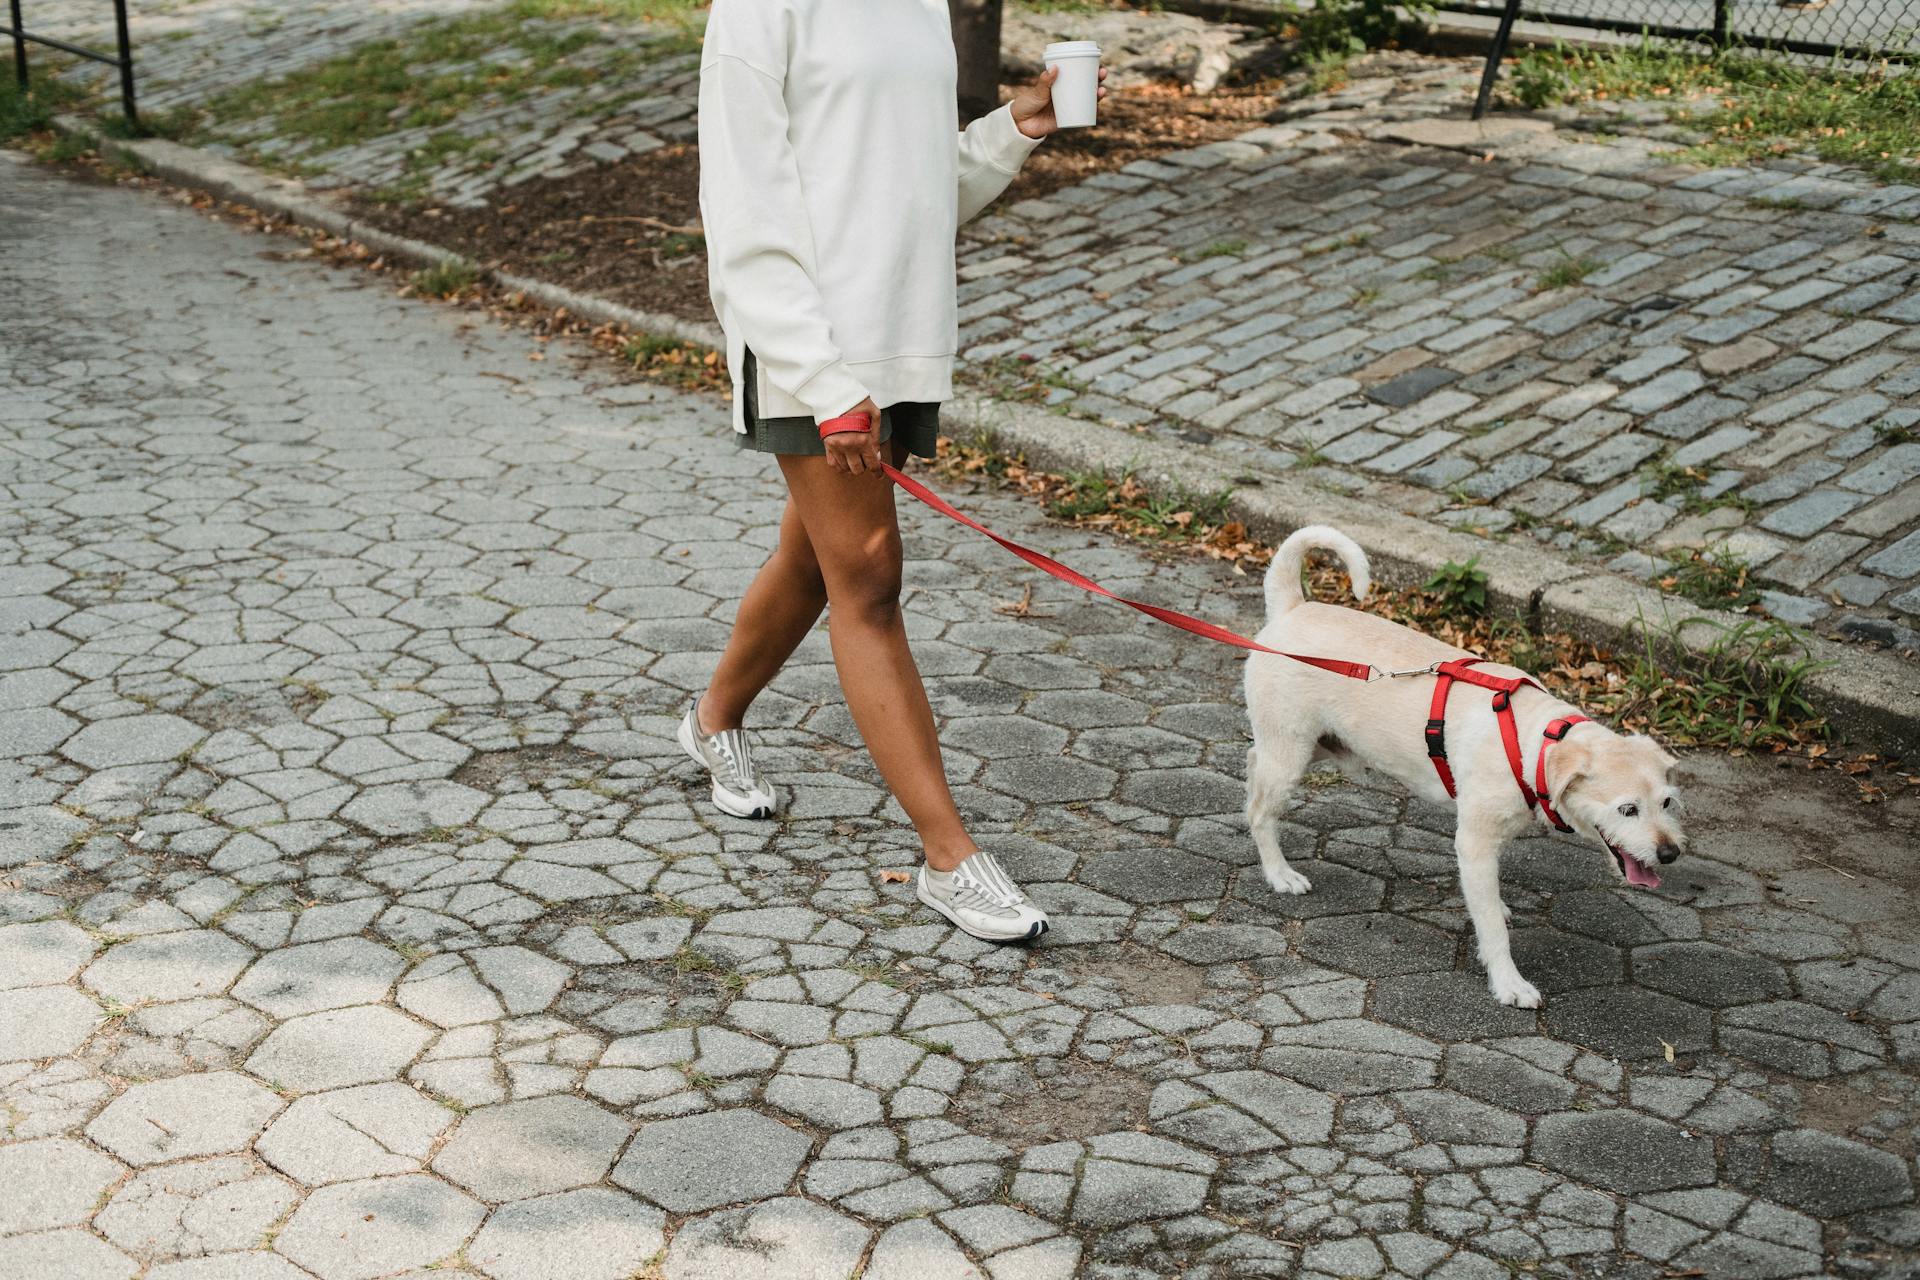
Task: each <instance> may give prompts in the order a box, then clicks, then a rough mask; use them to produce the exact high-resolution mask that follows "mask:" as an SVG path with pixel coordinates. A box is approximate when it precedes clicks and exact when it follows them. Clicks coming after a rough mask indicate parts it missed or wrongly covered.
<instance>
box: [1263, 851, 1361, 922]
mask: <svg viewBox="0 0 1920 1280" xmlns="http://www.w3.org/2000/svg"><path fill="white" fill-rule="evenodd" d="M1287 861H1288V863H1289V864H1290V865H1291V866H1292V867H1293V869H1294V870H1295V871H1298V872H1299V873H1300V874H1301V875H1303V876H1305V877H1306V878H1307V879H1308V880H1310V881H1312V883H1313V888H1312V889H1310V890H1308V891H1307V892H1306V893H1275V892H1274V891H1273V889H1272V888H1271V887H1269V886H1268V884H1267V877H1266V873H1265V872H1263V871H1262V870H1261V869H1260V868H1259V867H1242V868H1241V869H1240V870H1239V872H1237V873H1236V874H1235V876H1234V881H1233V896H1234V897H1236V898H1239V899H1240V900H1241V901H1242V902H1248V903H1251V904H1253V905H1254V906H1255V907H1258V908H1259V909H1260V910H1262V911H1266V912H1269V913H1271V914H1272V915H1274V916H1276V917H1279V918H1283V919H1289V920H1311V919H1313V918H1314V917H1316V916H1337V915H1348V914H1351V913H1353V912H1358V911H1372V910H1374V909H1376V908H1377V907H1379V905H1380V904H1381V903H1382V902H1383V901H1385V900H1386V896H1387V886H1386V882H1385V881H1383V880H1381V879H1379V878H1378V877H1377V876H1370V875H1368V874H1367V873H1366V872H1364V871H1355V870H1354V869H1353V868H1352V867H1349V866H1345V865H1343V864H1341V863H1338V862H1322V861H1320V860H1318V859H1314V858H1307V859H1302V858H1294V857H1289V858H1288V859H1287Z"/></svg>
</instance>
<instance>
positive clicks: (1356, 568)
mask: <svg viewBox="0 0 1920 1280" xmlns="http://www.w3.org/2000/svg"><path fill="white" fill-rule="evenodd" d="M1316 550H1317V551H1331V552H1333V554H1335V555H1336V556H1339V557H1340V562H1341V563H1342V564H1343V565H1345V566H1346V569H1347V576H1348V577H1350V578H1352V579H1353V595H1354V598H1355V599H1357V600H1365V599H1366V598H1367V592H1368V590H1370V589H1371V588H1372V586H1373V578H1372V576H1371V574H1370V573H1369V572H1368V570H1367V553H1366V552H1364V551H1362V550H1361V549H1360V544H1359V543H1357V542H1355V541H1354V540H1353V539H1352V538H1349V537H1348V536H1347V535H1346V534H1344V533H1342V532H1340V531H1339V530H1338V529H1333V528H1329V527H1328V526H1326V525H1324V524H1310V525H1308V526H1307V527H1306V528H1304V529H1295V530H1294V531H1293V532H1292V533H1291V534H1290V535H1288V537H1287V540H1286V541H1285V542H1283V543H1281V544H1280V549H1279V550H1277V551H1275V552H1274V553H1273V563H1272V564H1270V565H1268V566H1267V617H1269V618H1277V617H1279V616H1280V615H1281V614H1283V613H1286V612H1287V611H1288V610H1290V609H1294V608H1297V607H1299V606H1300V605H1301V604H1303V603H1305V601H1306V594H1305V593H1304V592H1303V591H1302V590H1301V588H1300V569H1301V566H1303V565H1304V564H1305V563H1306V559H1307V552H1309V551H1316Z"/></svg>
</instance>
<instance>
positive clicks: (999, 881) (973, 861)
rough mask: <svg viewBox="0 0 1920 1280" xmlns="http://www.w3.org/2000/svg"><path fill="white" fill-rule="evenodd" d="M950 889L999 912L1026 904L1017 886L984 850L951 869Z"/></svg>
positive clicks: (1025, 898)
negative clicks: (975, 899) (951, 882)
mask: <svg viewBox="0 0 1920 1280" xmlns="http://www.w3.org/2000/svg"><path fill="white" fill-rule="evenodd" d="M953 887H954V888H955V889H956V890H959V891H962V892H967V893H971V894H972V895H974V896H975V897H976V898H978V899H979V900H980V901H981V902H984V903H986V904H987V905H989V906H992V907H995V908H998V909H1000V910H1005V911H1010V910H1013V909H1014V908H1018V907H1022V906H1025V905H1026V902H1027V895H1025V894H1024V893H1021V892H1020V888H1019V886H1018V885H1016V884H1014V882H1013V880H1012V878H1011V877H1009V876H1008V875H1007V873H1006V872H1005V871H1002V870H1001V869H1000V864H999V863H998V862H996V861H994V858H993V855H992V854H990V853H988V852H986V851H985V850H984V849H983V850H981V851H980V852H978V853H975V854H973V855H971V856H970V857H968V858H967V860H966V861H965V862H962V863H961V864H960V865H959V866H958V867H955V868H954V870H953Z"/></svg>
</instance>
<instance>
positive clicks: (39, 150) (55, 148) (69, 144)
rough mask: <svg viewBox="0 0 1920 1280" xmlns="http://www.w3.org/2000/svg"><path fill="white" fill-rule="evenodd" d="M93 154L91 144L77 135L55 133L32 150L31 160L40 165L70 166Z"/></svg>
mask: <svg viewBox="0 0 1920 1280" xmlns="http://www.w3.org/2000/svg"><path fill="white" fill-rule="evenodd" d="M92 153H93V143H91V142H89V141H88V140H87V139H86V138H84V137H82V136H80V135H79V134H77V133H56V134H54V135H53V136H52V137H51V138H49V139H47V141H46V142H45V143H43V144H42V145H41V146H39V147H36V148H35V149H34V153H33V158H34V159H36V160H38V161H39V162H40V163H42V164H71V163H73V162H74V161H75V160H78V159H79V158H80V157H81V156H84V155H91V154H92Z"/></svg>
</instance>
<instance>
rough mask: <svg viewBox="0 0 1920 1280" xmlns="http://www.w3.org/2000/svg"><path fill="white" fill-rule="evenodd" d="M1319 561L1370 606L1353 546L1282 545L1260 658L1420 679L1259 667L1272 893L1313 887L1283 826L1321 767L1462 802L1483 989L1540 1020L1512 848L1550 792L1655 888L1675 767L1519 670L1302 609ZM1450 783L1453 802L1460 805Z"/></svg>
mask: <svg viewBox="0 0 1920 1280" xmlns="http://www.w3.org/2000/svg"><path fill="white" fill-rule="evenodd" d="M1312 548H1320V549H1324V550H1328V551H1332V552H1334V553H1335V554H1336V555H1338V556H1339V557H1340V559H1341V560H1342V561H1343V562H1345V564H1346V568H1347V572H1348V574H1350V575H1351V576H1352V579H1353V589H1354V594H1355V595H1356V596H1358V597H1359V598H1361V599H1365V598H1366V594H1367V588H1368V585H1369V578H1368V573H1367V557H1366V555H1365V553H1364V552H1362V551H1361V550H1360V548H1359V547H1358V546H1357V545H1355V543H1354V541H1353V539H1351V538H1349V537H1347V536H1346V535H1345V534H1343V533H1340V532H1339V531H1338V530H1335V529H1329V528H1325V527H1323V526H1315V527H1311V528H1306V529H1301V530H1299V531H1298V532H1296V533H1295V534H1294V535H1293V536H1292V537H1290V538H1288V539H1287V540H1286V541H1285V542H1284V543H1282V544H1281V546H1280V549H1279V550H1278V551H1277V552H1276V553H1275V554H1274V557H1273V564H1272V565H1271V566H1270V567H1269V568H1268V570H1267V625H1266V627H1265V628H1264V629H1263V630H1262V631H1261V632H1260V635H1259V637H1258V638H1259V641H1260V643H1261V644H1264V645H1266V646H1268V647H1269V648H1273V649H1280V650H1285V651H1287V652H1292V653H1305V654H1312V655H1315V656H1319V657H1327V658H1341V659H1347V660H1351V661H1355V662H1363V663H1371V664H1372V665H1373V666H1374V667H1376V668H1378V669H1380V670H1381V671H1392V672H1405V673H1409V674H1408V675H1406V676H1405V677H1404V678H1391V679H1381V678H1375V679H1373V680H1371V681H1365V682H1363V681H1360V680H1354V679H1349V678H1347V677H1344V676H1339V675H1334V674H1331V673H1329V672H1326V671H1322V670H1319V669H1317V668H1315V667H1311V666H1307V665H1305V664H1303V663H1299V662H1295V661H1293V660H1291V659H1289V658H1282V657H1276V656H1273V655H1270V654H1263V653H1254V654H1252V655H1251V656H1250V660H1249V661H1248V663H1247V712H1248V715H1249V716H1250V717H1251V719H1252V721H1253V747H1252V749H1251V750H1249V751H1248V752H1247V824H1248V826H1249V827H1251V828H1252V830H1253V838H1254V843H1255V844H1257V845H1258V846H1259V848H1260V862H1261V865H1262V866H1263V867H1264V868H1265V870H1266V875H1267V883H1268V884H1270V885H1272V886H1273V888H1274V890H1275V892H1278V893H1305V892H1306V891H1307V890H1308V889H1309V888H1311V885H1310V884H1309V883H1308V881H1307V878H1306V877H1305V876H1303V875H1301V874H1300V873H1299V872H1298V871H1295V870H1294V869H1293V868H1292V867H1289V866H1288V865H1287V858H1286V855H1285V854H1284V853H1282V852H1281V850H1280V841H1279V838H1278V835H1277V832H1276V825H1277V819H1278V818H1279V816H1280V814H1281V812H1282V811H1283V810H1284V809H1285V807H1286V802H1287V797H1288V795H1289V793H1291V792H1292V791H1293V789H1294V787H1295V786H1296V785H1297V784H1298V783H1299V781H1300V778H1301V775H1302V774H1304V773H1306V772H1307V769H1308V766H1309V765H1310V764H1311V763H1312V762H1313V760H1314V759H1315V758H1316V757H1317V756H1329V757H1332V758H1333V759H1334V760H1335V762H1336V763H1338V764H1340V765H1342V766H1344V767H1350V766H1355V765H1359V766H1365V767H1368V768H1372V769H1376V770H1378V771H1379V772H1381V773H1384V774H1387V775H1389V776H1391V777H1394V778H1397V779H1398V780H1399V781H1400V782H1401V783H1402V784H1403V785H1405V786H1406V787H1407V788H1408V789H1410V790H1411V791H1413V792H1414V794H1416V795H1419V796H1423V797H1425V798H1426V799H1429V800H1436V801H1444V800H1447V799H1449V798H1455V799H1456V803H1457V807H1458V815H1459V816H1458V821H1457V825H1456V828H1455V832H1454V846H1455V851H1456V853H1457V855H1458V857H1459V859H1460V889H1461V893H1462V895H1463V896H1464V897H1465V899H1466V904H1467V912H1468V914H1469V915H1471V916H1472V917H1473V928H1474V932H1475V934H1476V935H1478V937H1479V941H1480V961H1481V963H1482V964H1484V965H1485V966H1486V968H1487V985H1488V986H1489V987H1490V988H1491V989H1492V991H1493V994H1494V998H1495V999H1497V1000H1499V1001H1500V1003H1501V1004H1509V1005H1519V1006H1520V1007H1522V1008H1526V1009H1532V1008H1536V1007H1538V1006H1539V1004H1540V991H1539V989H1538V988H1536V987H1535V986H1534V985H1533V984H1532V983H1531V982H1528V981H1527V980H1526V979H1525V978H1523V977H1521V976H1520V971H1519V970H1518V969H1516V968H1515V967H1514V964H1513V953H1512V950H1511V948H1510V947H1509V945H1508V941H1507V919H1508V918H1509V917H1510V916H1511V914H1512V913H1511V912H1510V911H1508V910H1507V908H1506V905H1505V904H1504V903H1503V902H1501V900H1500V849H1501V845H1502V844H1503V843H1504V842H1505V841H1506V840H1508V839H1509V838H1511V837H1513V836H1517V835H1519V834H1521V833H1523V832H1525V831H1527V830H1528V829H1529V828H1531V827H1533V826H1534V824H1536V823H1539V822H1541V821H1543V815H1542V814H1541V813H1538V812H1536V804H1535V803H1534V795H1535V792H1536V791H1538V792H1539V804H1538V806H1537V807H1538V809H1540V810H1544V819H1545V820H1556V819H1558V820H1561V821H1556V822H1555V825H1559V826H1561V827H1562V829H1563V830H1574V831H1578V832H1580V833H1582V834H1584V835H1590V836H1592V837H1594V838H1595V839H1597V840H1599V841H1600V842H1601V843H1602V844H1604V845H1605V846H1606V848H1607V849H1608V850H1609V851H1610V852H1611V853H1612V854H1613V857H1614V860H1615V861H1616V862H1617V863H1618V865H1619V870H1620V873H1621V874H1622V875H1623V876H1624V877H1625V878H1626V880H1627V882H1628V883H1629V884H1633V885H1637V886H1642V887H1646V888H1654V887H1658V885H1659V883H1660V877H1659V876H1658V875H1657V874H1656V873H1655V872H1654V871H1653V869H1652V867H1653V864H1654V863H1655V862H1661V863H1668V862H1672V861H1673V860H1674V859H1675V858H1677V857H1679V856H1680V855H1681V854H1682V853H1683V852H1685V851H1686V847H1687V838H1686V835H1685V833H1684V832H1683V831H1682V830H1681V828H1680V816H1679V801H1678V799H1677V798H1676V797H1675V795H1674V789H1673V782H1672V770H1673V768H1674V766H1675V764H1676V763H1677V762H1676V761H1675V760H1674V758H1673V757H1672V756H1670V755H1668V754H1667V753H1666V752H1665V751H1663V750H1661V749H1660V747H1659V746H1658V745H1656V744H1655V743H1654V742H1653V741H1652V740H1651V739H1649V738H1645V737H1638V736H1635V737H1623V736H1621V735H1619V734H1616V733H1614V732H1612V731H1611V730H1609V729H1606V728H1604V727H1602V726H1600V725H1598V724H1595V723H1593V722H1592V721H1590V720H1587V719H1586V718H1585V717H1583V716H1580V715H1579V714H1578V712H1577V711H1576V710H1575V708H1573V707H1571V706H1569V705H1568V704H1567V703H1564V702H1562V701H1560V700H1559V699H1558V698H1555V697H1553V696H1552V695H1551V694H1549V693H1547V692H1545V691H1544V690H1542V689H1540V688H1539V687H1538V686H1537V685H1535V684H1534V683H1533V681H1532V680H1531V679H1530V678H1529V677H1527V676H1526V675H1525V673H1524V672H1521V671H1518V670H1517V669H1515V668H1512V667H1502V666H1493V665H1479V664H1477V663H1475V660H1474V659H1473V657H1472V655H1471V654H1468V653H1466V652H1465V651H1464V650H1460V649H1456V648H1454V647H1453V646H1451V645H1447V644H1442V643H1441V642H1440V641H1438V640H1434V639H1432V638H1431V637H1428V636H1424V635H1421V634H1420V633H1419V632H1417V631H1413V630H1410V629H1408V628H1406V627H1402V626H1399V625H1397V624H1395V623H1392V622H1388V621H1387V620H1385V619H1384V618H1377V617H1375V616H1373V615H1372V614H1367V613H1361V612H1360V611H1358V610H1355V609H1343V608H1340V607H1338V606H1336V605H1328V604H1308V603H1306V601H1305V598H1304V595H1303V594H1302V591H1301V586H1300V570H1301V564H1302V561H1303V560H1304V559H1305V557H1306V553H1307V551H1308V550H1309V549H1312ZM1460 659H1464V660H1466V663H1467V664H1468V665H1463V667H1456V668H1452V669H1451V670H1452V672H1453V674H1454V675H1455V676H1456V679H1455V681H1454V683H1453V684H1452V687H1451V689H1450V697H1449V699H1448V701H1447V703H1446V705H1445V708H1444V712H1443V714H1441V715H1440V716H1439V721H1440V723H1439V724H1438V725H1437V726H1435V725H1432V724H1431V723H1430V722H1431V721H1432V719H1433V710H1434V697H1435V688H1436V685H1437V684H1438V683H1439V680H1440V678H1441V677H1440V673H1439V672H1438V667H1439V664H1441V663H1448V662H1452V661H1454V660H1460ZM1473 681H1486V682H1487V683H1485V684H1477V683H1471V682H1473ZM1494 685H1507V686H1516V685H1517V686H1518V687H1510V688H1509V691H1508V692H1507V693H1506V694H1505V695H1504V700H1505V701H1507V702H1508V703H1510V706H1511V711H1510V713H1509V719H1508V724H1507V725H1506V726H1505V727H1504V731H1503V726H1502V724H1501V719H1502V717H1501V716H1500V715H1499V714H1497V713H1496V709H1495V708H1496V707H1497V706H1498V705H1499V704H1500V703H1501V702H1502V701H1503V695H1502V694H1500V693H1499V692H1498V691H1494V692H1493V693H1492V697H1491V702H1492V704H1493V705H1489V703H1490V698H1489V691H1490V689H1492V688H1493V686H1494ZM1434 728H1437V729H1438V730H1439V732H1438V733H1435V732H1433V729H1434ZM1436 739H1437V740H1438V741H1436ZM1510 744H1511V745H1510ZM1432 747H1439V748H1440V755H1439V762H1440V764H1441V765H1442V766H1443V767H1442V768H1439V769H1436V767H1435V763H1436V762H1435V758H1434V754H1433V752H1432V751H1431V750H1430V748H1432ZM1449 782H1451V783H1452V784H1453V786H1452V788H1451V789H1454V790H1457V793H1458V794H1457V797H1450V796H1449V794H1448V793H1449V790H1450V788H1449V786H1448V785H1447V784H1448V783H1449Z"/></svg>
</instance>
